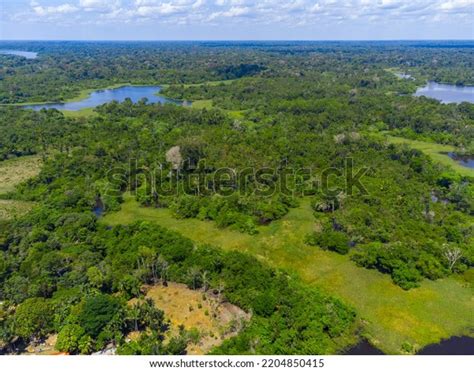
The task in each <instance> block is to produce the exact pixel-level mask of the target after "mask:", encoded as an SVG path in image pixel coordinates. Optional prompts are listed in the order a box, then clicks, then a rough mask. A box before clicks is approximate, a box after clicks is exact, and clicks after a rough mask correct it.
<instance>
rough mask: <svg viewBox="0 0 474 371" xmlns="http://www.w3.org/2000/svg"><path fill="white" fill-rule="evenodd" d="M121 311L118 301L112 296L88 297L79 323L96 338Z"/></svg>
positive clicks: (79, 317) (80, 314)
mask: <svg viewBox="0 0 474 371" xmlns="http://www.w3.org/2000/svg"><path fill="white" fill-rule="evenodd" d="M119 309H120V304H119V302H118V300H117V299H116V298H114V297H112V296H110V295H105V294H100V295H96V296H92V297H88V298H86V299H85V301H84V303H83V304H82V310H81V311H80V313H79V315H78V321H79V324H80V325H81V326H82V328H83V329H84V330H85V332H86V333H87V334H88V335H90V336H91V337H92V338H96V337H97V335H99V333H100V332H101V331H102V329H103V328H104V327H105V326H106V325H107V324H108V323H109V322H110V321H111V320H112V318H113V317H114V316H115V315H116V313H117V312H118V311H119Z"/></svg>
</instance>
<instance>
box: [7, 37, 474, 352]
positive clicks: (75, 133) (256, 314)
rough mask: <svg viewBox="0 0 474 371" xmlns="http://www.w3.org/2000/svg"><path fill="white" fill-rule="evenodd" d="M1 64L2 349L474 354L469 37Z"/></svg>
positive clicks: (82, 53) (239, 45) (39, 58)
mask: <svg viewBox="0 0 474 371" xmlns="http://www.w3.org/2000/svg"><path fill="white" fill-rule="evenodd" d="M0 49H2V50H9V51H12V50H13V51H21V52H23V53H24V52H27V53H29V54H26V55H27V56H28V57H25V54H24V55H23V56H22V55H21V54H20V55H18V53H5V54H4V53H1V54H0V353H1V354H28V353H40V354H57V353H66V354H97V353H98V354H106V353H110V354H126V355H131V354H142V355H153V354H154V355H165V354H169V355H181V354H216V355H217V354H228V355H231V354H345V353H349V354H350V352H351V349H353V348H354V347H355V346H357V344H359V343H361V342H368V343H369V344H370V346H371V347H373V348H375V349H376V350H377V351H379V352H383V353H386V354H416V353H418V352H420V351H422V349H423V348H425V347H426V346H428V345H430V344H436V343H440V342H441V341H442V340H446V339H450V338H452V337H463V339H465V341H467V342H470V343H469V344H472V337H473V336H474V334H473V332H472V330H473V328H474V321H473V316H472V313H474V301H473V291H472V285H473V283H474V270H473V265H474V183H473V181H474V168H473V167H472V159H473V156H474V101H473V97H472V94H471V93H469V91H468V90H465V89H469V88H472V86H474V58H473V57H474V43H473V42H472V41H387V42H382V41H373V42H369V41H366V42H364V41H360V42H355V41H354V42H349V41H348V42H329V41H328V42H316V41H314V42H313V41H311V42H310V41H308V42H303V41H301V42H296V41H295V42H290V41H287V42H283V41H281V42H277V41H275V42H273V41H268V42H250V41H249V42H218V41H215V42H211V41H209V42H204V41H203V42H191V41H190V42H105V41H104V42H81V41H67V42H65V41H62V42H58V41H1V42H0ZM34 53H36V54H34ZM429 82H436V83H440V84H446V85H450V86H453V87H457V89H455V90H456V91H457V92H459V90H460V89H461V87H462V90H463V92H466V91H467V93H463V95H462V98H461V99H460V100H459V99H458V100H459V101H455V102H453V103H447V102H443V100H442V99H440V100H437V99H434V98H430V97H427V96H424V95H423V94H416V95H415V93H416V92H417V90H418V89H420V88H422V87H425V86H426V85H427V84H428V83H429ZM134 87H136V88H138V87H140V88H141V89H143V87H148V88H147V89H144V90H146V94H148V97H147V96H141V95H140V90H136V89H134ZM124 88H125V93H123V94H122V93H120V94H118V92H122V91H123V90H120V89H124ZM117 89H118V92H117ZM94 94H102V95H104V96H106V97H110V99H109V98H105V100H101V101H100V103H101V104H100V105H97V104H95V103H90V104H89V103H88V105H87V106H86V105H83V104H79V105H77V106H76V105H73V107H77V109H76V108H71V109H67V108H68V107H70V106H68V105H67V104H68V103H72V102H77V103H79V102H85V101H86V100H87V102H90V101H92V102H93V101H94V100H93V99H92V100H91V98H92V97H94V96H95V95H94ZM62 103H66V105H65V106H62V105H61V104H62ZM43 104H44V105H45V106H44V107H42V106H37V105H43ZM49 104H55V105H54V107H53V108H51V106H50V105H49ZM58 104H59V105H58ZM32 105H35V106H32ZM32 108H34V109H32ZM471 351H472V348H471Z"/></svg>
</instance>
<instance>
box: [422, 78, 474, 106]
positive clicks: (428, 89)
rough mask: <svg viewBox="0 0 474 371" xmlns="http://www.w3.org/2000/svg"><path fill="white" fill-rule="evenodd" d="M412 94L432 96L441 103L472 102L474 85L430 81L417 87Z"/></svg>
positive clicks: (473, 101) (473, 99)
mask: <svg viewBox="0 0 474 371" xmlns="http://www.w3.org/2000/svg"><path fill="white" fill-rule="evenodd" d="M414 95H415V96H416V97H420V96H425V97H429V98H434V99H437V100H439V101H441V103H462V102H470V103H474V86H457V85H451V84H439V83H437V82H433V81H430V82H429V83H428V84H427V85H426V86H423V87H421V88H418V89H417V90H416V92H415V94H414Z"/></svg>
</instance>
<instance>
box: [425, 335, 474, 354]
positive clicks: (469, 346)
mask: <svg viewBox="0 0 474 371" xmlns="http://www.w3.org/2000/svg"><path fill="white" fill-rule="evenodd" d="M417 354H420V355H470V356H472V355H474V338H471V337H468V336H460V337H458V336H453V337H451V338H449V339H447V340H443V341H441V342H440V343H438V344H431V345H428V346H426V347H424V348H423V349H422V350H420V351H419V352H418V353H417Z"/></svg>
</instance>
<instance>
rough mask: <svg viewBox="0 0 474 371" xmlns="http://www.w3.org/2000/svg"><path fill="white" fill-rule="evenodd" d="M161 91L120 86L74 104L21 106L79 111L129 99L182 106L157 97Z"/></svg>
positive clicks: (153, 88)
mask: <svg viewBox="0 0 474 371" xmlns="http://www.w3.org/2000/svg"><path fill="white" fill-rule="evenodd" d="M160 90H161V87H160V86H131V85H129V86H122V87H119V88H115V89H104V90H97V91H94V92H92V93H91V94H90V95H89V96H88V97H87V98H84V99H82V100H79V101H76V102H66V103H44V104H30V105H26V106H23V107H24V108H31V109H34V110H35V111H39V110H40V109H42V108H56V109H58V110H66V111H79V110H81V109H84V108H93V107H97V106H100V105H102V104H104V103H109V102H112V101H114V100H115V101H117V102H123V101H124V100H125V99H126V98H130V99H131V100H132V102H134V103H136V102H138V101H139V100H141V99H143V98H146V99H148V103H163V104H164V103H173V104H182V102H181V101H178V100H175V99H170V98H166V97H163V96H160V95H157V93H159V92H160Z"/></svg>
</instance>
